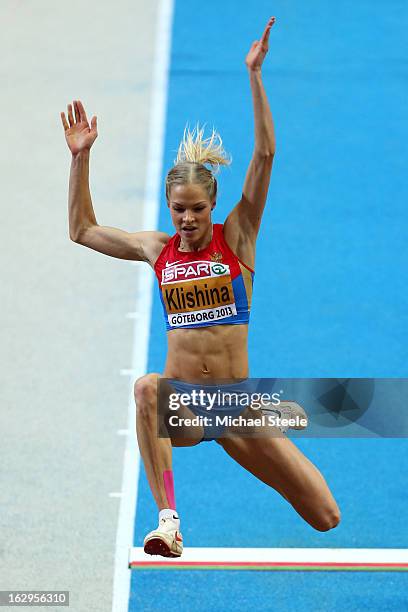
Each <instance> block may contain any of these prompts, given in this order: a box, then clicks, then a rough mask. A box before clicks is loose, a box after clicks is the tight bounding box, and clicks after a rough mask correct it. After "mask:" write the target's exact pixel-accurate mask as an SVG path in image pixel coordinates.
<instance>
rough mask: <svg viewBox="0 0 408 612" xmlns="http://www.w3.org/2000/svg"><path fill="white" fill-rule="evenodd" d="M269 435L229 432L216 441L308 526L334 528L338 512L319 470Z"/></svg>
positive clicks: (286, 442)
mask: <svg viewBox="0 0 408 612" xmlns="http://www.w3.org/2000/svg"><path fill="white" fill-rule="evenodd" d="M268 429H269V430H271V429H272V428H269V427H268ZM234 433H235V435H234ZM270 433H271V435H269V436H268V437H246V438H245V437H239V436H237V435H236V432H234V430H230V431H229V432H227V433H226V435H225V437H224V438H219V439H218V440H217V442H218V443H219V444H220V445H221V446H222V447H223V448H224V450H225V451H226V452H227V453H228V454H229V455H230V456H231V457H232V458H233V459H235V461H237V462H238V463H239V464H240V465H242V467H244V468H245V469H246V470H248V471H249V472H251V473H252V474H254V476H256V477H257V478H259V479H260V480H262V481H263V482H265V483H266V484H267V485H269V486H271V487H273V488H274V489H276V491H278V492H279V493H280V494H281V495H282V496H283V497H285V499H287V500H288V502H289V503H290V504H291V505H292V506H293V508H294V509H295V510H296V512H298V513H299V514H300V516H301V517H302V518H304V519H305V521H307V522H308V523H309V524H310V525H311V526H312V527H314V528H315V529H317V530H319V531H327V530H329V529H332V528H333V527H336V525H338V523H339V521H340V511H339V508H338V506H337V504H336V502H335V500H334V498H333V495H332V494H331V492H330V489H329V487H328V486H327V484H326V481H325V479H324V478H323V476H322V475H321V473H320V472H319V470H318V469H317V468H316V467H315V466H314V465H313V463H312V462H311V461H309V459H307V458H306V457H305V456H304V455H303V454H302V453H301V452H300V450H299V449H298V448H297V447H296V446H295V445H294V444H293V443H292V442H291V441H290V440H289V439H288V438H286V437H285V436H282V435H280V434H279V435H273V433H272V432H270Z"/></svg>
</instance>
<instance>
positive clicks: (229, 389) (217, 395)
mask: <svg viewBox="0 0 408 612" xmlns="http://www.w3.org/2000/svg"><path fill="white" fill-rule="evenodd" d="M165 380H166V381H167V382H168V383H169V384H170V385H171V387H172V388H173V389H174V393H177V394H179V395H182V394H188V395H189V396H190V398H191V401H189V402H188V403H186V404H185V405H186V407H187V408H188V409H189V410H190V411H191V412H192V413H193V414H194V415H196V416H198V417H202V421H203V423H202V427H203V429H204V436H203V439H202V441H205V442H211V441H212V440H217V439H218V438H219V437H221V436H222V435H223V434H224V433H225V430H226V429H228V427H229V423H228V420H229V418H230V417H231V418H234V417H237V416H239V415H242V414H243V412H245V410H246V409H247V407H248V406H250V401H249V398H248V396H249V395H250V394H251V393H252V392H253V391H254V380H253V379H248V378H245V379H244V380H240V381H237V382H233V383H229V384H220V385H205V384H192V383H188V382H184V381H183V380H177V379H174V378H172V379H170V378H168V379H165ZM194 391H195V392H196V393H195V397H194V395H193V393H194ZM229 394H231V396H230V395H229ZM186 399H187V398H186ZM228 400H230V401H228Z"/></svg>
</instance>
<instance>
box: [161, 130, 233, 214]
mask: <svg viewBox="0 0 408 612" xmlns="http://www.w3.org/2000/svg"><path fill="white" fill-rule="evenodd" d="M204 126H205V124H204ZM204 126H203V127H202V128H201V129H200V126H199V124H198V123H197V126H196V128H194V129H193V131H192V132H191V131H190V128H189V127H187V126H186V127H185V128H184V135H183V140H182V141H181V143H180V145H179V148H178V152H177V157H176V159H175V160H174V164H175V165H174V166H173V168H172V169H171V170H170V171H169V172H168V173H167V176H166V198H167V201H169V199H170V191H171V188H172V187H173V185H191V184H195V185H200V186H201V187H202V188H203V189H204V190H205V191H206V193H207V194H208V198H209V199H210V200H211V202H212V201H213V200H215V197H216V195H217V179H216V178H215V176H214V174H213V173H212V171H211V170H209V169H208V168H206V167H205V165H204V164H209V165H211V166H215V167H216V169H215V174H216V173H218V171H219V168H220V166H228V165H229V164H230V163H231V161H232V158H230V157H228V156H227V154H226V152H225V151H224V149H223V148H222V140H221V136H220V135H219V134H218V133H217V132H216V131H215V129H214V128H213V131H212V134H211V136H210V137H209V138H204ZM217 141H218V142H217Z"/></svg>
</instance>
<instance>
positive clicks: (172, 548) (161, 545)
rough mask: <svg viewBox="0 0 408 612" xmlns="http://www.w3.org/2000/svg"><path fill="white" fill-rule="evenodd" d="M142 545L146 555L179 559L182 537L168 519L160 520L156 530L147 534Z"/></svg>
mask: <svg viewBox="0 0 408 612" xmlns="http://www.w3.org/2000/svg"><path fill="white" fill-rule="evenodd" d="M143 545H144V551H145V553H147V554H148V555H161V556H162V557H180V555H181V553H182V552H183V536H182V535H181V533H180V531H179V530H178V528H177V525H176V524H175V522H174V521H172V520H171V518H170V517H167V518H162V519H161V520H160V522H159V526H158V527H157V529H156V530H155V531H151V532H150V533H148V534H147V536H146V537H145V539H144V542H143Z"/></svg>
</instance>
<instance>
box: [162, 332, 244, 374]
mask: <svg viewBox="0 0 408 612" xmlns="http://www.w3.org/2000/svg"><path fill="white" fill-rule="evenodd" d="M167 348H168V352H167V360H166V366H165V369H164V373H163V376H164V377H165V378H177V379H179V380H184V381H186V382H191V383H197V382H203V381H207V382H208V384H210V383H211V381H214V380H221V379H222V380H224V381H227V380H229V381H233V380H242V379H244V378H247V377H248V325H213V326H211V327H199V328H196V329H173V330H171V331H169V332H167Z"/></svg>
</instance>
